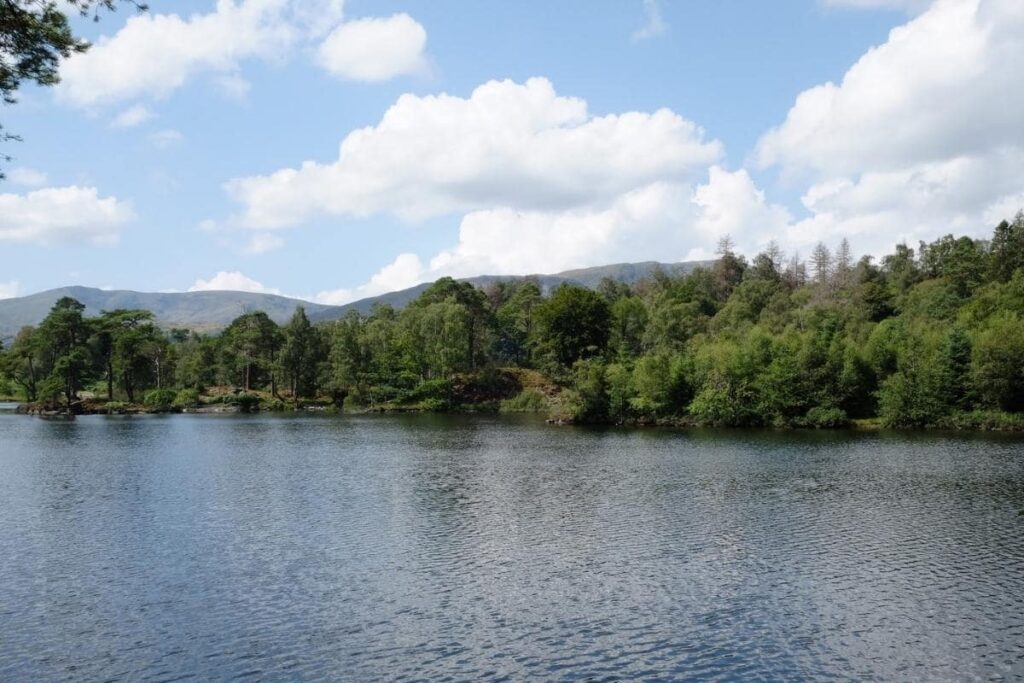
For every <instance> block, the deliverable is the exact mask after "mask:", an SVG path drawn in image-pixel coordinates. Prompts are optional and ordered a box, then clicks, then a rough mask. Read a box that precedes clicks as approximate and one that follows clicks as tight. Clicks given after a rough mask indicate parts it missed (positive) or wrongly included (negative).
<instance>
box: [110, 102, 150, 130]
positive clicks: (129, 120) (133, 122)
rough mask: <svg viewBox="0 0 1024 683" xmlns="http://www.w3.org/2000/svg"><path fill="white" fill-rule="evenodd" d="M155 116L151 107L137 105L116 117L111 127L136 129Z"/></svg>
mask: <svg viewBox="0 0 1024 683" xmlns="http://www.w3.org/2000/svg"><path fill="white" fill-rule="evenodd" d="M154 116H155V114H153V112H152V111H151V110H150V109H149V107H147V106H145V105H143V104H136V105H135V106H133V107H128V108H127V109H125V110H124V111H122V112H121V113H120V114H118V115H117V116H115V117H114V120H113V121H111V122H110V125H111V126H113V127H114V128H134V127H135V126H138V125H141V124H143V123H145V122H146V121H149V120H150V119H152V118H153V117H154Z"/></svg>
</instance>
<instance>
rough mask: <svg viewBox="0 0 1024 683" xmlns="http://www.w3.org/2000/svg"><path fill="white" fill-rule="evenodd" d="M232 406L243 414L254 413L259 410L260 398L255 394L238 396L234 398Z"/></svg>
mask: <svg viewBox="0 0 1024 683" xmlns="http://www.w3.org/2000/svg"><path fill="white" fill-rule="evenodd" d="M234 404H235V405H237V406H238V409H239V410H241V411H242V412H243V413H255V412H257V411H259V409H260V397H259V396H257V395H255V394H238V395H237V396H235V399H234Z"/></svg>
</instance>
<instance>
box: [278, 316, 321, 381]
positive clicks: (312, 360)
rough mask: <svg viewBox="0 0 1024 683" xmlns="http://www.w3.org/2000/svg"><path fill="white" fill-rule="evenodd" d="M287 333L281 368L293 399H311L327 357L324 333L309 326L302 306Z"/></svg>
mask: <svg viewBox="0 0 1024 683" xmlns="http://www.w3.org/2000/svg"><path fill="white" fill-rule="evenodd" d="M283 333H284V344H283V346H282V347H281V368H282V370H283V371H284V378H285V380H286V381H287V382H288V385H289V389H290V392H291V395H292V398H305V397H309V396H311V395H312V394H313V393H314V392H315V390H316V381H317V376H318V372H319V366H320V363H322V362H323V360H324V356H325V352H324V345H323V342H322V339H321V335H320V331H319V330H317V328H315V327H313V325H312V323H310V322H309V318H308V317H307V316H306V309H304V308H303V307H302V306H299V307H298V308H296V309H295V313H294V314H293V315H292V318H291V320H289V321H288V324H286V325H285V326H284V329H283Z"/></svg>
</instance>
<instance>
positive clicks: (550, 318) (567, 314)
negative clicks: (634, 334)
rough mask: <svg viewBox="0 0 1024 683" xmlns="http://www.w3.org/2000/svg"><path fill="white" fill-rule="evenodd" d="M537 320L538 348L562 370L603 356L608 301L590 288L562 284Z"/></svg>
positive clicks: (543, 307)
mask: <svg viewBox="0 0 1024 683" xmlns="http://www.w3.org/2000/svg"><path fill="white" fill-rule="evenodd" d="M536 318H537V328H536V331H537V334H536V339H537V344H538V347H539V348H540V349H542V350H543V352H544V353H545V354H547V355H549V356H550V358H551V359H552V360H553V361H554V362H555V363H557V364H558V365H560V366H561V367H562V368H569V367H572V365H573V364H574V363H576V361H578V360H580V359H585V358H591V357H593V356H597V355H600V354H601V353H603V352H604V350H605V347H606V345H607V344H608V336H609V323H610V318H611V311H610V310H609V308H608V302H607V301H605V299H604V298H603V297H602V296H600V295H599V294H596V293H595V292H592V291H591V290H589V289H584V288H583V287H578V286H576V285H570V284H563V285H560V286H559V287H558V288H557V289H556V290H555V291H554V292H553V293H552V294H551V296H550V297H549V298H548V300H547V301H545V302H544V303H542V304H541V305H540V306H538V307H537V316H536Z"/></svg>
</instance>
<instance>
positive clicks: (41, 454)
mask: <svg viewBox="0 0 1024 683" xmlns="http://www.w3.org/2000/svg"><path fill="white" fill-rule="evenodd" d="M247 676H248V677H252V678H254V679H259V678H265V679H271V680H280V679H289V680H303V679H328V680H357V681H366V680H409V679H430V680H524V679H533V680H563V679H564V680H593V681H604V680H634V679H649V680H675V679H683V678H688V677H689V678H699V679H703V680H736V679H752V678H755V679H769V680H799V679H826V678H828V679H858V680H864V679H875V680H886V681H889V680H964V679H986V680H989V679H996V680H999V679H1007V680H1009V679H1013V678H1020V677H1024V441H1022V440H1020V439H1016V438H1009V437H1006V438H995V437H969V436H950V435H937V434H925V435H899V434H884V433H883V434H858V435H854V434H846V433H799V434H778V433H765V432H689V433H671V432H656V431H588V430H582V429H571V428H554V427H548V426H545V425H543V424H538V423H536V422H534V421H529V420H516V419H499V418H495V417H480V418H442V417H429V416H417V417H335V418H329V417H295V418H289V417H265V416H257V417H241V416H169V417H142V418H140V417H134V418H105V417H87V418H79V419H77V420H75V421H73V422H64V421H49V420H42V419H34V418H27V417H22V416H16V415H13V414H9V413H6V414H5V413H2V412H0V680H4V681H15V680H43V679H45V680H89V681H92V680H168V681H169V680H177V679H182V678H189V677H195V678H198V679H232V678H242V677H247Z"/></svg>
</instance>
